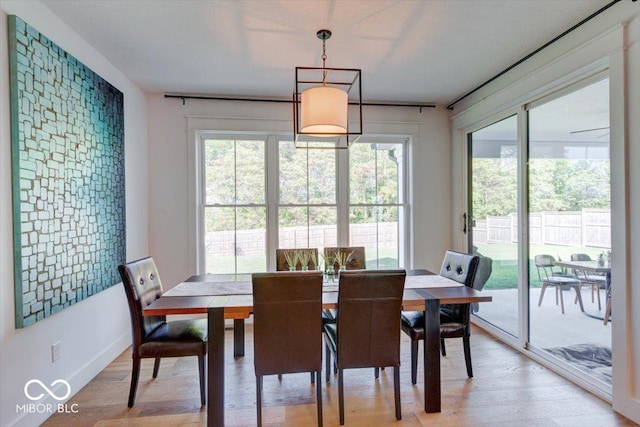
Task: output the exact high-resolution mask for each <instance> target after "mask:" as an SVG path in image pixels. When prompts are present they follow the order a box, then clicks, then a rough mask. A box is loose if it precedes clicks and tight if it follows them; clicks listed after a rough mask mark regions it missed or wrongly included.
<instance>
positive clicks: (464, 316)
mask: <svg viewBox="0 0 640 427" xmlns="http://www.w3.org/2000/svg"><path fill="white" fill-rule="evenodd" d="M479 261H480V257H479V256H478V255H470V254H465V253H462V252H456V251H451V250H449V251H447V252H445V254H444V259H443V260H442V267H441V268H440V275H441V276H443V277H447V278H449V279H451V280H454V281H456V282H458V283H462V284H463V285H465V286H467V287H469V288H473V286H474V284H475V278H476V273H477V271H478V265H479ZM489 274H491V272H489ZM487 277H488V276H487ZM482 286H484V284H482ZM469 311H470V305H469V304H442V305H441V306H440V313H441V321H442V320H443V319H442V317H443V316H444V318H445V319H446V322H448V323H459V324H462V325H464V326H465V328H467V330H468V328H469V316H470V313H469Z"/></svg>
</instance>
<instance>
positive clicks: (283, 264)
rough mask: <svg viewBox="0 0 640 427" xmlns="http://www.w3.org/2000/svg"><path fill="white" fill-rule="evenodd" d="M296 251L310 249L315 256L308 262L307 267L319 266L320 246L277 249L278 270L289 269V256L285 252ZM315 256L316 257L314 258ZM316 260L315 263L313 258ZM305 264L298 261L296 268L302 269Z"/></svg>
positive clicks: (313, 268)
mask: <svg viewBox="0 0 640 427" xmlns="http://www.w3.org/2000/svg"><path fill="white" fill-rule="evenodd" d="M296 251H298V252H299V251H310V252H311V253H312V254H313V257H311V259H310V260H309V263H308V264H307V269H309V270H315V269H316V268H317V264H318V263H319V260H318V248H303V249H276V270H277V271H289V270H290V269H289V264H287V258H286V256H285V253H287V254H293V253H294V252H296ZM314 257H315V258H314ZM314 259H315V260H316V262H315V263H314V262H313V260H314ZM302 267H303V265H302V264H301V263H300V261H299V260H298V262H297V263H296V270H302Z"/></svg>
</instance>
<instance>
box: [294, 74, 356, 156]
mask: <svg viewBox="0 0 640 427" xmlns="http://www.w3.org/2000/svg"><path fill="white" fill-rule="evenodd" d="M361 73H362V71H361V70H360V69H358V68H330V67H296V83H295V88H294V91H293V137H294V143H295V146H296V148H306V149H348V148H349V146H350V144H352V143H354V142H356V141H357V140H358V139H359V138H360V137H361V136H362V79H361ZM307 74H313V75H314V77H312V78H308V76H307ZM336 74H337V75H339V76H340V77H342V76H343V75H344V76H347V77H348V78H345V79H341V78H339V79H336V80H332V77H333V75H336ZM323 85H324V86H334V87H337V88H340V89H341V90H345V91H346V92H347V94H348V99H349V101H348V102H349V106H348V109H347V131H346V132H344V133H340V134H338V135H336V134H335V133H327V136H326V137H325V136H321V135H322V133H320V132H302V131H301V130H300V104H301V102H300V97H301V94H302V92H304V91H305V90H306V89H310V88H313V87H317V86H323ZM354 89H355V90H354ZM355 91H357V95H356V94H354V92H355ZM352 109H353V110H356V111H357V113H355V114H352V111H351V110H352ZM354 115H355V116H357V125H356V126H352V123H351V122H352V119H353V118H354V117H353V116H354ZM301 137H302V139H301Z"/></svg>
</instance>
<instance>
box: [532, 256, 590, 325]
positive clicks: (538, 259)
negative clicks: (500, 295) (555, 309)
mask: <svg viewBox="0 0 640 427" xmlns="http://www.w3.org/2000/svg"><path fill="white" fill-rule="evenodd" d="M534 262H535V264H536V269H537V271H538V279H540V282H541V283H542V290H541V291H540V299H539V300H538V307H540V305H541V304H542V298H543V297H544V291H545V290H546V289H547V288H548V287H549V286H552V287H554V288H555V290H556V305H558V297H559V299H560V309H561V310H562V314H564V298H563V296H562V291H563V290H565V289H573V290H575V292H576V299H577V301H578V303H579V304H580V310H581V311H583V312H584V306H583V304H582V295H581V293H580V285H581V283H580V280H578V279H576V278H572V277H566V276H554V275H553V271H552V269H553V266H554V265H555V264H554V262H555V258H554V257H553V256H551V255H546V254H544V255H536V256H535V257H534Z"/></svg>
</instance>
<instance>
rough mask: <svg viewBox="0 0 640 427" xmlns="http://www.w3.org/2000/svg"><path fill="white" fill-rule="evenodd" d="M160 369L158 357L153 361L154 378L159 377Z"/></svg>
mask: <svg viewBox="0 0 640 427" xmlns="http://www.w3.org/2000/svg"><path fill="white" fill-rule="evenodd" d="M159 370H160V358H159V357H156V360H155V362H153V375H152V376H153V378H158V371H159Z"/></svg>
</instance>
